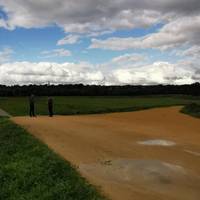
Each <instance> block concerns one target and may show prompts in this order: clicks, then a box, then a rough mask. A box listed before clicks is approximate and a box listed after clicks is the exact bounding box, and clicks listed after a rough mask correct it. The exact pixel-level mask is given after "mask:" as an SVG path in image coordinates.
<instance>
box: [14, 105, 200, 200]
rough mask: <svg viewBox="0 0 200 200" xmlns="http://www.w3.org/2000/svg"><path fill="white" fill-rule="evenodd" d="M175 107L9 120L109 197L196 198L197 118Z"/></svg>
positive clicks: (199, 180) (199, 183) (199, 184)
mask: <svg viewBox="0 0 200 200" xmlns="http://www.w3.org/2000/svg"><path fill="white" fill-rule="evenodd" d="M179 110H180V107H169V108H156V109H150V110H144V111H137V112H124V113H112V114H99V115H82V116H78V115H76V116H55V117H53V118H49V117H46V116H41V117H40V116H39V117H37V118H29V117H14V118H12V120H13V121H14V122H16V123H17V124H20V125H22V126H23V127H25V128H26V129H27V130H28V131H29V132H30V133H31V134H33V135H34V136H36V137H37V138H39V139H40V140H42V141H43V142H44V143H46V144H47V145H48V146H49V147H50V148H51V149H53V150H54V151H55V152H57V153H58V154H60V155H61V156H62V157H64V158H65V159H67V160H69V161H70V162H71V163H72V164H74V165H76V166H77V168H78V170H79V171H80V173H81V174H82V175H83V176H84V177H86V178H87V179H88V180H89V181H90V182H91V183H92V184H94V185H96V186H100V187H101V189H102V191H103V192H104V193H105V194H106V195H107V196H108V197H109V198H110V199H114V200H122V199H125V200H157V199H158V200H159V199H160V200H199V198H200V156H199V155H200V120H199V119H197V118H193V117H190V116H187V115H184V114H182V113H180V112H179Z"/></svg>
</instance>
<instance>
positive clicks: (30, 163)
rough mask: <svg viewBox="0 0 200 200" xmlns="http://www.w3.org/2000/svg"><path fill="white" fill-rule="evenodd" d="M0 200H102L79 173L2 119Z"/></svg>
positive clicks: (0, 120)
mask: <svg viewBox="0 0 200 200" xmlns="http://www.w3.org/2000/svg"><path fill="white" fill-rule="evenodd" d="M0 161H1V162H0V199H2V200H26V199H30V200H50V199H52V200H53V199H56V200H75V199H76V200H79V199H80V200H100V199H104V198H103V197H101V196H100V195H99V194H98V193H97V191H96V189H95V188H94V187H93V186H91V185H90V184H88V183H87V182H86V181H85V179H83V178H82V177H81V176H80V175H79V174H78V173H77V171H76V170H75V169H74V168H73V167H72V166H71V165H70V164H69V162H67V161H64V160H63V159H61V158H60V157H59V156H57V155H56V154H55V153H53V152H52V151H51V150H49V149H48V147H47V146H46V145H44V144H42V143H41V142H39V141H38V140H37V139H35V138H34V137H33V136H31V135H30V134H28V133H27V132H26V131H25V130H24V129H22V128H20V127H19V126H17V125H15V124H13V123H11V122H10V120H8V119H6V118H0Z"/></svg>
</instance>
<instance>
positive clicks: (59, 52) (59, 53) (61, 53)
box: [41, 49, 71, 58]
mask: <svg viewBox="0 0 200 200" xmlns="http://www.w3.org/2000/svg"><path fill="white" fill-rule="evenodd" d="M41 54H42V55H44V57H45V58H51V57H65V56H71V52H70V51H69V50H66V49H54V50H51V51H43V52H41Z"/></svg>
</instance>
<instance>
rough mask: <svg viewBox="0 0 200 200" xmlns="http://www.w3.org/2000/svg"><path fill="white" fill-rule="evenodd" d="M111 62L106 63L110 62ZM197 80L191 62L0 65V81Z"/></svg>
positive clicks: (196, 70)
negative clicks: (103, 65) (118, 65)
mask: <svg viewBox="0 0 200 200" xmlns="http://www.w3.org/2000/svg"><path fill="white" fill-rule="evenodd" d="M111 63H112V62H110V65H111ZM199 80H200V69H199V68H198V67H197V66H196V65H195V63H192V62H189V61H187V62H186V61H182V62H178V63H174V64H173V63H168V62H155V63H152V64H148V65H146V64H144V65H143V66H138V67H136V66H134V67H131V65H127V67H124V68H117V69H113V68H111V69H110V68H108V69H107V71H104V70H101V66H95V65H92V64H90V63H84V62H80V63H77V64H76V63H63V64H59V63H49V62H40V63H31V62H15V63H5V64H1V65H0V84H7V85H9V84H20V85H22V84H33V83H34V84H45V83H47V82H51V83H54V84H59V83H64V84H66V83H73V84H75V83H83V84H104V85H109V84H113V85H124V84H135V85H138V84H141V85H148V84H190V83H194V82H197V81H199Z"/></svg>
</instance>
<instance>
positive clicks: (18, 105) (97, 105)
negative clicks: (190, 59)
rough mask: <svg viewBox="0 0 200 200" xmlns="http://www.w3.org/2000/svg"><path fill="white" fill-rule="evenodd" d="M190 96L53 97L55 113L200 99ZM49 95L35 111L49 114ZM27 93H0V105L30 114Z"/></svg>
mask: <svg viewBox="0 0 200 200" xmlns="http://www.w3.org/2000/svg"><path fill="white" fill-rule="evenodd" d="M199 100H200V98H197V97H190V96H151V97H72V96H70V97H54V110H55V114H59V115H71V114H88V113H108V112H117V111H134V110H140V109H147V108H152V107H162V106H172V105H185V104H189V103H194V102H198V101H199ZM46 101H47V97H37V98H36V113H37V114H38V115H46V114H47V105H46ZM28 106H29V103H28V97H0V108H2V109H4V110H5V111H7V112H8V113H10V114H11V115H13V116H22V115H28V109H29V108H28Z"/></svg>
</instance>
